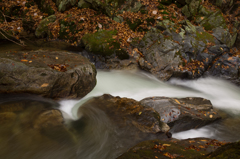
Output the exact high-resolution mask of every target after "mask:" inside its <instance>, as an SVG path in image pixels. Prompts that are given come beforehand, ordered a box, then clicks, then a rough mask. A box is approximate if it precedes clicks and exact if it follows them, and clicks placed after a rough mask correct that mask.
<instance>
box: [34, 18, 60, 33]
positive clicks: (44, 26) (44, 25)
mask: <svg viewBox="0 0 240 159" xmlns="http://www.w3.org/2000/svg"><path fill="white" fill-rule="evenodd" d="M55 20H56V16H55V15H51V16H49V17H47V18H45V19H43V20H41V22H40V23H39V25H38V27H37V29H36V31H35V35H36V36H37V37H44V36H45V35H46V34H48V35H50V32H49V30H48V25H49V24H50V23H52V22H54V21H55Z"/></svg>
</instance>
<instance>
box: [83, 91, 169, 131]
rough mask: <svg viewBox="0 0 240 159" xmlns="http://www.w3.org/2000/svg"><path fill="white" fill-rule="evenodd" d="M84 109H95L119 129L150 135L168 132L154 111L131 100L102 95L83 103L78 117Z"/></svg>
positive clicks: (167, 128)
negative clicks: (102, 112)
mask: <svg viewBox="0 0 240 159" xmlns="http://www.w3.org/2000/svg"><path fill="white" fill-rule="evenodd" d="M84 107H95V108H97V109H99V111H104V112H105V113H106V115H107V116H108V117H109V118H110V120H111V122H112V124H113V125H116V126H117V127H119V128H123V127H125V128H126V129H127V128H130V129H133V130H134V129H135V130H137V131H139V132H142V133H152V134H156V133H160V132H167V131H168V130H169V127H168V126H167V125H166V124H165V123H164V122H161V121H160V118H159V115H158V113H157V112H156V111H155V110H154V109H152V108H150V107H148V106H143V105H141V104H140V103H139V102H137V101H135V100H133V99H128V98H120V97H113V96H111V95H109V94H104V95H102V96H100V97H95V98H92V99H90V100H88V101H87V102H85V103H84V104H83V105H82V106H81V107H80V109H79V110H78V117H81V116H82V109H84Z"/></svg>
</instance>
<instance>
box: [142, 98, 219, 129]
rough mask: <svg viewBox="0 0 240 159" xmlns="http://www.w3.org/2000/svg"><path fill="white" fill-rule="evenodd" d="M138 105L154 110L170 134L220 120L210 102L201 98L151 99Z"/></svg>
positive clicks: (144, 100) (146, 99)
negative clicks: (167, 127) (168, 127)
mask: <svg viewBox="0 0 240 159" xmlns="http://www.w3.org/2000/svg"><path fill="white" fill-rule="evenodd" d="M140 103H141V104H142V105H144V106H149V107H152V108H153V109H155V110H156V111H157V112H158V113H159V115H160V118H161V119H160V120H161V121H162V122H165V123H166V124H168V125H169V126H170V128H171V129H170V132H179V131H185V130H189V129H192V128H199V127H202V126H204V125H207V124H210V123H212V122H214V121H216V120H218V119H220V118H221V117H220V116H219V115H218V113H217V112H216V111H214V110H213V107H212V104H211V102H210V101H209V100H207V99H203V98H195V97H194V98H190V97H189V98H179V99H177V98H167V97H151V98H145V99H143V100H141V101H140Z"/></svg>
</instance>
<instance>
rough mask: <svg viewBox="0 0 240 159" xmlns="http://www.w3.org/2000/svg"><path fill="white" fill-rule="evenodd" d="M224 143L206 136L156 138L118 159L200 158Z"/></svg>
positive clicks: (142, 143) (133, 148)
mask: <svg viewBox="0 0 240 159" xmlns="http://www.w3.org/2000/svg"><path fill="white" fill-rule="evenodd" d="M223 144H225V143H222V142H218V141H216V140H211V139H206V138H198V139H188V140H176V139H171V140H169V141H161V140H158V139H155V140H148V141H143V142H141V143H138V144H137V145H135V146H134V147H132V148H131V149H129V150H128V151H127V152H125V153H124V154H122V155H121V156H119V157H118V158H117V159H132V158H134V159H143V158H146V159H147V158H198V157H202V156H203V155H205V154H207V153H209V152H212V151H214V150H215V149H216V148H218V147H220V146H221V145H223Z"/></svg>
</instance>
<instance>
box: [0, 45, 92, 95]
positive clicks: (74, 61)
mask: <svg viewBox="0 0 240 159" xmlns="http://www.w3.org/2000/svg"><path fill="white" fill-rule="evenodd" d="M95 85H96V70H95V66H94V65H93V64H91V63H90V62H89V61H88V60H87V59H86V58H84V57H82V56H81V55H77V54H74V53H70V52H65V51H46V50H37V51H27V52H26V51H25V52H16V53H2V54H0V86H1V90H0V93H32V94H37V95H41V96H43V97H48V98H54V99H60V98H82V97H83V96H85V95H86V94H87V93H89V92H90V91H91V90H92V89H93V88H94V86H95Z"/></svg>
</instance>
